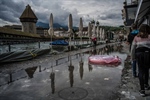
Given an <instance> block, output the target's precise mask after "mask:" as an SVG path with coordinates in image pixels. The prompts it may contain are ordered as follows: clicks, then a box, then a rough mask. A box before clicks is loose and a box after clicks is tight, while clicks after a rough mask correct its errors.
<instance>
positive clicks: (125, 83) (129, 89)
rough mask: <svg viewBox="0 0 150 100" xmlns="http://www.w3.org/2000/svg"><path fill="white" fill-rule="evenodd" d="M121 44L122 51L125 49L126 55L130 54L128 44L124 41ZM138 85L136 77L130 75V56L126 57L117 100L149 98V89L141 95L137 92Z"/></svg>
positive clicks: (143, 99) (146, 99)
mask: <svg viewBox="0 0 150 100" xmlns="http://www.w3.org/2000/svg"><path fill="white" fill-rule="evenodd" d="M123 46H124V49H123V51H125V52H126V54H127V55H130V53H129V46H128V45H126V44H125V43H123ZM139 87H140V86H139V80H138V77H136V78H134V77H133V75H132V67H131V59H130V57H127V59H126V60H125V64H124V68H123V70H122V76H121V84H120V90H119V93H120V94H121V95H120V99H119V100H150V90H147V91H146V94H147V96H146V97H141V96H140V94H139V89H140V88H139Z"/></svg>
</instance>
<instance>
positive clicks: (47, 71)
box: [0, 43, 150, 100]
mask: <svg viewBox="0 0 150 100" xmlns="http://www.w3.org/2000/svg"><path fill="white" fill-rule="evenodd" d="M122 45H123V46H124V47H123V50H122V51H121V52H120V53H119V54H118V53H113V52H111V53H109V54H115V55H116V54H118V55H119V57H122V60H123V62H122V64H121V65H119V66H118V67H115V68H114V67H113V68H111V67H106V66H104V67H103V66H95V65H94V66H93V65H92V66H89V64H88V61H87V58H88V57H89V53H90V52H93V51H92V48H88V49H83V50H82V52H85V53H83V56H82V57H83V62H84V65H83V67H82V66H80V64H79V62H80V61H81V56H80V51H73V52H71V53H70V55H72V57H71V59H72V65H73V67H68V66H69V64H70V62H68V56H66V55H68V53H64V54H60V55H56V56H55V57H53V59H52V58H51V57H50V56H47V57H44V58H38V59H34V60H30V61H25V62H20V63H15V64H6V65H4V66H3V67H2V68H0V76H1V77H0V100H150V99H149V95H148V96H147V97H141V96H140V95H139V93H138V90H139V84H138V78H133V77H132V70H131V64H130V62H129V61H130V59H128V58H127V59H126V57H127V54H128V55H129V53H128V46H127V45H126V44H125V43H123V44H122ZM103 47H105V45H101V46H99V47H98V48H103ZM117 49H118V48H117ZM96 52H98V53H99V54H103V50H101V49H98V50H97V51H96ZM62 58H63V59H62ZM125 59H126V61H125V62H124V60H125ZM52 62H53V63H52ZM64 62H65V63H64ZM147 94H150V93H149V91H147Z"/></svg>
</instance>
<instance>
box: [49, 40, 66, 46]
mask: <svg viewBox="0 0 150 100" xmlns="http://www.w3.org/2000/svg"><path fill="white" fill-rule="evenodd" d="M50 45H61V46H68V45H69V43H68V42H66V41H65V40H55V41H52V42H51V43H50Z"/></svg>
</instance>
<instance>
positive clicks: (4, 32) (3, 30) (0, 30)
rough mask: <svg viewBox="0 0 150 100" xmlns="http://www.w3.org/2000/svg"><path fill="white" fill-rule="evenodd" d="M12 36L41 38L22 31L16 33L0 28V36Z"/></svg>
mask: <svg viewBox="0 0 150 100" xmlns="http://www.w3.org/2000/svg"><path fill="white" fill-rule="evenodd" d="M2 33H3V34H12V35H20V36H28V37H40V35H38V34H35V33H26V32H22V31H16V30H14V29H10V28H4V27H0V34H2Z"/></svg>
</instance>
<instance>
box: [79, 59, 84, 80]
mask: <svg viewBox="0 0 150 100" xmlns="http://www.w3.org/2000/svg"><path fill="white" fill-rule="evenodd" d="M79 66H80V69H79V72H80V78H81V80H82V78H83V72H84V69H83V62H82V61H80V62H79Z"/></svg>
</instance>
